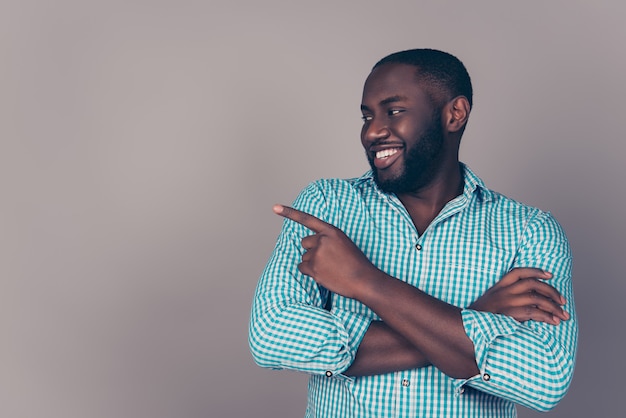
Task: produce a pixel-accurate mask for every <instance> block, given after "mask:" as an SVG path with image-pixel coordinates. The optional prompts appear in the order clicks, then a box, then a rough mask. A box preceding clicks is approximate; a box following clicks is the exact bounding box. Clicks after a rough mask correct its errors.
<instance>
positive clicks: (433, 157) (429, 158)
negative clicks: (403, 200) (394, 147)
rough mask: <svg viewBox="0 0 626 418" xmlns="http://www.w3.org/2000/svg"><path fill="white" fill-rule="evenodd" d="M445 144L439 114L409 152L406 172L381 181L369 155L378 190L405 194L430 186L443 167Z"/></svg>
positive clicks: (405, 163)
mask: <svg viewBox="0 0 626 418" xmlns="http://www.w3.org/2000/svg"><path fill="white" fill-rule="evenodd" d="M443 142H444V136H443V128H442V127H441V116H440V114H437V115H435V117H434V118H433V120H432V121H431V123H430V126H429V127H428V129H427V130H426V132H424V133H423V134H422V136H421V137H420V139H419V141H417V142H416V143H415V144H414V145H413V146H412V147H411V148H409V149H408V150H407V153H406V159H405V161H404V170H403V172H402V173H401V174H400V175H399V176H397V177H395V178H390V179H385V180H382V179H380V178H379V176H378V169H377V168H376V166H374V160H373V159H372V157H371V156H369V155H368V161H369V163H370V166H371V167H372V171H373V173H374V181H375V182H376V185H377V186H378V188H379V189H380V190H382V191H383V192H385V193H395V194H403V193H411V192H417V191H419V190H420V189H422V188H424V187H425V186H427V185H428V184H430V182H431V181H432V180H433V178H434V177H435V175H436V174H437V171H438V169H439V168H440V165H441V156H442V154H443Z"/></svg>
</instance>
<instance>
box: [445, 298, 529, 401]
mask: <svg viewBox="0 0 626 418" xmlns="http://www.w3.org/2000/svg"><path fill="white" fill-rule="evenodd" d="M461 317H462V319H463V327H464V328H465V333H466V334H467V336H468V337H469V339H470V340H472V343H474V356H475V359H476V365H477V366H478V370H479V374H477V375H476V376H473V377H470V378H469V379H455V383H454V386H455V389H456V393H457V394H461V393H463V386H464V385H465V384H466V383H468V382H476V383H477V384H478V385H481V384H489V382H490V381H491V379H492V377H494V376H492V370H491V369H490V366H489V350H490V348H491V345H492V344H493V342H494V340H495V339H496V338H498V337H502V336H505V335H511V334H513V333H515V332H516V331H517V330H518V329H519V327H520V326H521V324H520V323H519V322H517V321H516V320H515V319H513V318H512V317H510V316H506V315H501V314H494V313H491V312H482V311H475V310H472V309H463V310H462V311H461Z"/></svg>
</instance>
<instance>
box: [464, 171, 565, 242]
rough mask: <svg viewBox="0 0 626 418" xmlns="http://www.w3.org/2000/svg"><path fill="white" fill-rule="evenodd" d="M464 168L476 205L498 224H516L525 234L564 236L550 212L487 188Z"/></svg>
mask: <svg viewBox="0 0 626 418" xmlns="http://www.w3.org/2000/svg"><path fill="white" fill-rule="evenodd" d="M464 168H465V178H466V184H470V185H472V186H473V190H475V192H476V195H477V199H476V202H477V205H478V206H479V207H480V208H481V209H482V210H484V211H486V212H489V213H490V214H491V215H492V217H493V218H494V219H497V220H498V221H499V222H498V223H499V224H501V225H502V224H507V225H509V226H510V227H513V225H517V228H519V229H520V232H521V233H524V234H526V235H528V234H537V233H539V234H548V235H551V236H563V237H565V234H564V232H563V228H562V227H561V225H560V224H559V223H558V222H557V220H556V219H555V218H554V216H553V215H552V214H551V213H550V212H548V211H544V210H542V209H539V208H537V207H534V206H531V205H528V204H525V203H522V202H520V201H517V200H515V199H512V198H510V197H508V196H506V195H504V194H502V193H500V192H497V191H494V190H491V189H489V188H488V187H487V186H486V185H485V183H484V182H483V181H482V180H481V179H480V178H479V177H478V176H476V175H475V174H474V173H473V172H472V171H471V170H470V169H469V168H468V167H467V166H464Z"/></svg>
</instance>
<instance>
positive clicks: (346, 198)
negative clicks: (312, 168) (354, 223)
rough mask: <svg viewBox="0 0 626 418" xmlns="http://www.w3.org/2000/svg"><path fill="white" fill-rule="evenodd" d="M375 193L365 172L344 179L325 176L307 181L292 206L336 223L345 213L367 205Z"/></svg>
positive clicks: (339, 222) (337, 223)
mask: <svg viewBox="0 0 626 418" xmlns="http://www.w3.org/2000/svg"><path fill="white" fill-rule="evenodd" d="M375 193H377V190H376V188H375V185H374V182H373V180H372V179H371V177H369V176H368V175H367V173H366V174H365V175H363V176H361V177H355V178H348V179H340V178H325V179H319V180H316V181H313V182H311V183H309V184H308V185H307V186H306V187H305V188H304V189H302V191H301V192H300V194H299V195H298V197H297V198H296V199H295V200H294V202H293V205H292V206H293V207H294V208H296V209H298V210H301V211H303V212H307V213H309V214H311V215H313V216H315V217H317V218H319V219H322V220H323V221H325V222H328V223H331V224H333V225H335V226H337V225H339V224H341V222H342V220H343V219H344V218H345V216H346V214H347V213H350V212H353V211H354V210H355V209H356V208H361V207H364V206H367V204H368V203H367V202H368V201H370V200H371V199H370V197H371V196H372V195H374V194H375Z"/></svg>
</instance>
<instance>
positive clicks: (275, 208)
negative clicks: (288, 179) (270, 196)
mask: <svg viewBox="0 0 626 418" xmlns="http://www.w3.org/2000/svg"><path fill="white" fill-rule="evenodd" d="M272 210H273V211H274V213H277V214H279V215H280V214H281V213H283V206H282V205H274V206H273V207H272Z"/></svg>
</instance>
